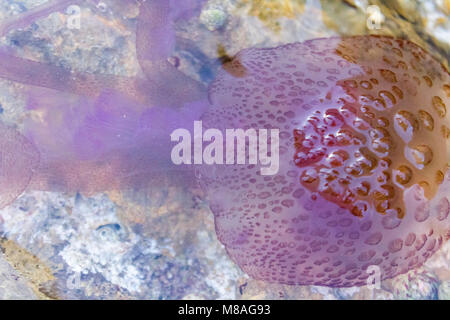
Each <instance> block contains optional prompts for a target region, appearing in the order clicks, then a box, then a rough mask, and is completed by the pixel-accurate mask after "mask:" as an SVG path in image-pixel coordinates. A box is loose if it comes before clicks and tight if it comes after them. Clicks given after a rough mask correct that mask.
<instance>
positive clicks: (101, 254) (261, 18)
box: [0, 0, 450, 299]
mask: <svg viewBox="0 0 450 320" xmlns="http://www.w3.org/2000/svg"><path fill="white" fill-rule="evenodd" d="M44 2H45V1H39V2H38V1H31V0H29V1H20V2H19V1H7V0H0V25H1V24H2V21H6V20H7V19H10V18H11V17H13V16H14V15H17V14H20V13H22V12H26V11H27V10H29V9H31V8H33V6H36V5H38V4H41V3H44ZM369 5H374V6H376V7H375V8H378V10H379V12H380V14H379V15H375V16H374V15H373V12H372V13H369V14H368V13H367V7H368V6H369ZM79 8H80V10H81V18H80V20H79V21H80V25H79V27H80V28H79V29H78V28H77V27H75V28H74V27H73V25H72V26H71V25H70V23H71V17H72V16H71V15H70V14H68V13H66V12H63V13H52V14H51V15H49V16H48V17H46V18H42V19H39V20H38V21H37V22H36V23H33V24H31V25H30V26H26V27H24V28H22V29H17V30H11V31H9V32H8V33H7V34H6V35H5V36H4V37H2V38H1V45H2V46H5V47H8V48H11V49H12V50H13V51H14V53H15V54H16V55H18V56H20V57H26V58H28V59H32V60H35V61H42V62H46V63H50V64H53V65H57V66H63V67H66V68H68V69H71V70H77V71H85V72H90V73H95V74H113V75H120V76H130V77H131V76H143V73H142V71H141V69H140V66H139V64H138V61H137V58H136V50H135V42H136V36H135V28H136V18H137V15H138V12H139V10H138V8H137V6H136V5H135V4H133V3H127V4H119V2H118V1H113V0H110V1H103V2H101V3H100V4H99V5H98V6H95V5H93V4H92V3H90V2H85V3H82V4H81V5H80V7H79ZM372 8H373V7H372ZM449 14H450V1H447V0H436V1H425V0H423V1H406V0H405V1H400V0H398V1H381V0H380V1H377V0H374V1H362V0H361V1H357V0H355V1H350V0H349V1H331V0H330V1H325V0H321V1H318V0H305V1H303V0H278V1H277V0H273V1H270V0H221V1H219V0H210V1H207V2H206V4H205V5H204V6H203V8H202V11H201V13H200V14H197V15H196V16H194V17H193V18H191V19H189V20H187V21H182V22H179V23H177V24H176V33H177V47H176V50H175V54H174V57H173V58H171V59H172V60H171V62H172V63H174V64H179V70H181V71H182V72H183V73H184V74H186V75H187V76H189V77H191V78H193V79H195V80H197V81H199V82H202V83H204V84H208V83H209V82H211V81H212V79H214V78H215V76H216V74H217V73H218V70H219V68H220V66H221V62H223V61H224V59H225V60H226V59H228V58H230V57H233V56H234V55H235V54H236V53H238V52H239V51H240V50H242V49H245V48H248V47H260V48H267V47H274V46H278V45H281V44H285V43H291V42H302V41H305V40H309V39H313V38H319V37H329V36H337V35H340V36H350V35H366V34H379V35H390V36H395V37H401V38H406V39H409V40H411V41H413V42H415V43H417V44H418V45H420V46H421V47H423V48H424V49H426V50H427V51H428V52H429V53H431V54H432V55H433V56H434V57H435V58H436V59H438V60H439V61H440V62H441V63H442V64H443V65H444V66H446V67H447V68H448V65H449V59H450V40H449V39H450V22H449V20H448V16H449ZM371 18H372V19H378V20H376V21H375V22H376V23H375V25H374V24H373V23H371V22H370V21H372V20H370V21H369V22H368V19H371ZM25 89H26V86H24V85H21V84H18V83H15V82H12V81H8V80H3V79H0V107H1V108H0V111H1V113H0V119H1V120H2V122H4V123H6V124H8V125H9V126H14V127H16V128H18V130H19V131H20V130H23V129H24V127H25V126H26V123H27V119H30V118H31V119H35V118H39V117H40V116H41V115H40V114H39V113H38V112H35V111H34V110H30V109H29V108H26V105H27V94H26V92H28V91H25ZM0 231H1V234H2V236H3V240H1V242H0V246H1V247H2V251H3V254H2V255H1V256H0V275H1V277H0V279H2V280H1V281H2V283H1V284H0V298H11V297H23V298H39V299H67V298H75V299H111V298H113V299H114V298H115V299H130V298H138V299H191V298H200V299H202V298H204V299H217V298H221V299H250V298H260V299H373V298H375V299H438V298H439V299H449V297H450V291H449V289H448V288H449V282H450V272H449V270H450V245H449V244H448V243H447V244H446V245H444V246H443V247H442V248H441V249H440V251H438V252H437V253H435V254H434V255H433V256H432V257H431V258H430V259H429V260H428V261H427V263H426V264H425V265H424V266H423V267H421V268H419V269H417V270H415V271H412V272H410V273H409V274H406V275H401V276H398V277H396V278H394V279H391V280H385V281H383V282H382V284H381V288H380V289H376V290H371V289H369V288H367V287H361V288H345V289H337V288H334V289H333V288H327V287H317V286H286V285H278V284H268V283H265V282H262V281H257V280H254V279H251V278H249V277H248V276H247V275H246V274H244V273H243V272H242V271H241V270H240V268H239V267H238V266H237V265H236V264H235V263H234V262H233V261H232V260H231V259H230V258H229V257H228V255H227V254H226V252H225V249H224V247H223V246H222V244H221V243H220V242H219V241H218V240H217V237H216V233H215V229H214V217H213V214H212V213H211V211H210V209H209V206H208V202H207V199H205V195H204V193H203V192H202V190H201V189H200V188H199V187H196V186H193V187H191V188H184V187H183V186H182V185H180V184H178V183H177V182H175V181H174V180H172V179H163V180H160V181H159V183H158V184H155V185H152V186H150V187H148V188H145V189H144V190H142V189H141V190H127V191H109V192H106V193H94V192H92V193H91V192H86V193H75V192H72V193H71V192H66V193H59V192H49V191H47V192H44V191H33V190H29V191H27V192H25V193H24V194H23V195H21V196H20V198H19V199H18V200H17V201H15V202H14V203H13V204H12V205H10V206H8V207H7V208H5V209H3V210H1V211H0ZM12 266H14V267H12ZM13 277H16V278H18V279H20V283H19V284H18V283H17V282H14V281H12V280H11V279H12V278H13ZM24 288H27V289H24ZM406 288H409V289H406Z"/></svg>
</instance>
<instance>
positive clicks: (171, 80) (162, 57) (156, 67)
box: [136, 0, 206, 104]
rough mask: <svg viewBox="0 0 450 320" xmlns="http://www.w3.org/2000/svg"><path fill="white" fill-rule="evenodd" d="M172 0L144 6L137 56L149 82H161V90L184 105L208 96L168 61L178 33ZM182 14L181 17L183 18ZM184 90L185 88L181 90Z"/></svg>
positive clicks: (147, 2) (139, 21) (202, 88)
mask: <svg viewBox="0 0 450 320" xmlns="http://www.w3.org/2000/svg"><path fill="white" fill-rule="evenodd" d="M171 10H172V8H171V6H170V1H165V0H164V1H161V0H155V1H143V2H141V3H140V8H139V16H138V24H137V30H136V53H137V58H138V61H139V65H140V66H141V68H142V71H143V72H144V73H145V75H146V76H147V78H148V79H149V81H151V82H153V83H155V79H158V81H157V82H158V83H159V84H161V85H159V90H160V91H161V92H165V93H166V95H167V96H172V97H174V98H175V97H176V98H177V99H178V100H179V103H180V104H183V103H184V102H187V101H197V100H200V99H203V98H204V97H206V88H205V87H204V86H203V85H202V84H201V83H199V82H198V81H195V80H194V79H192V78H190V77H188V76H186V75H185V74H183V73H182V72H181V71H179V70H178V69H177V68H175V67H174V66H173V65H172V64H170V63H169V62H168V58H169V57H170V55H171V53H172V52H173V50H174V48H175V30H174V27H173V19H174V17H173V15H172V14H171ZM179 15H180V13H178V14H177V16H179ZM180 88H181V89H180Z"/></svg>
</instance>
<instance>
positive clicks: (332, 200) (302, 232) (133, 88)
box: [0, 0, 450, 287]
mask: <svg viewBox="0 0 450 320" xmlns="http://www.w3.org/2000/svg"><path fill="white" fill-rule="evenodd" d="M55 3H57V2H55ZM138 3H139V17H138V24H137V30H136V52H137V58H138V61H139V65H140V67H141V69H142V71H143V73H144V74H145V78H127V77H118V76H112V75H99V74H88V73H81V72H76V71H72V70H70V71H69V70H65V69H64V68H62V67H57V66H52V65H47V64H43V63H39V62H34V61H30V60H27V59H22V58H18V57H15V56H14V55H13V53H11V52H9V51H8V50H3V51H2V52H0V58H1V59H0V77H2V78H5V79H9V80H12V81H17V82H21V83H23V84H26V85H29V86H32V87H33V89H31V90H30V91H29V99H28V101H29V102H28V107H29V108H33V109H36V110H39V112H40V114H41V115H42V116H41V118H40V119H29V120H27V122H26V123H25V129H24V131H23V132H21V133H19V132H17V130H16V129H14V128H10V127H7V126H6V125H2V127H0V131H1V135H0V148H1V149H0V151H1V153H0V155H1V166H0V174H1V175H0V178H1V180H0V199H1V201H0V206H1V207H4V206H7V205H9V204H11V203H12V202H13V201H14V199H15V198H17V197H18V196H19V195H20V194H21V193H22V192H23V191H24V190H26V189H39V190H62V191H68V190H69V191H85V192H89V193H95V192H102V191H106V190H110V189H124V188H130V187H131V188H145V186H146V185H148V184H151V183H155V181H157V179H159V177H160V176H161V175H167V174H168V175H170V177H171V178H172V179H179V183H180V184H183V185H186V186H187V187H188V186H191V185H193V184H196V183H198V184H199V185H200V186H201V187H202V188H203V190H204V192H205V194H206V198H207V201H208V203H209V205H210V208H211V211H212V213H213V215H214V219H215V225H216V232H217V236H218V239H219V240H220V241H221V242H222V243H223V245H224V246H225V248H226V251H227V253H228V254H229V256H230V258H231V259H232V260H233V261H235V263H236V264H237V265H239V267H240V268H241V269H242V270H243V271H244V272H246V273H247V274H249V275H250V276H252V277H253V278H256V279H260V280H264V281H267V282H275V283H283V284H290V285H309V284H314V285H325V286H330V287H349V286H360V285H364V284H366V281H367V278H368V277H369V273H368V272H367V271H368V270H369V269H373V268H372V267H373V266H377V267H378V268H380V271H381V277H382V279H386V278H392V277H394V276H396V275H398V274H401V273H405V272H407V271H408V270H411V269H414V268H417V267H419V266H420V265H422V264H423V263H424V262H425V261H426V260H427V259H428V258H429V257H430V256H431V255H432V254H433V253H434V252H435V251H436V250H438V249H439V248H440V246H441V245H442V244H443V243H444V242H445V241H447V240H448V238H449V236H450V234H449V231H450V228H449V219H448V215H449V210H450V207H449V200H448V194H450V193H449V188H450V186H449V181H450V178H449V172H448V168H447V163H448V150H449V148H448V143H449V142H448V141H449V137H450V124H449V120H448V119H449V117H448V115H447V106H448V105H449V98H450V76H449V73H448V71H447V70H446V69H445V68H444V67H443V66H442V65H441V64H440V63H439V62H437V61H436V60H435V59H434V58H433V57H432V56H431V55H430V54H428V53H427V52H426V51H425V50H423V49H422V48H420V47H419V46H417V45H415V44H414V43H412V42H410V41H408V40H404V39H394V38H392V37H386V36H354V37H335V38H323V39H313V40H309V41H306V42H303V43H291V44H286V45H283V46H279V47H276V48H264V49H260V48H249V49H245V50H243V51H241V52H240V53H238V54H237V55H236V56H235V57H234V58H233V59H230V60H231V61H229V62H227V63H225V64H224V65H223V66H222V68H221V70H220V71H219V73H218V74H217V76H216V78H215V80H214V81H212V82H211V83H210V84H209V86H208V88H205V87H204V86H203V85H202V84H200V83H197V82H196V81H194V80H193V79H191V78H189V77H187V76H186V75H184V74H183V73H181V72H180V71H179V70H178V69H177V68H176V67H175V66H173V65H172V64H171V63H169V62H168V60H167V58H168V57H169V56H170V55H171V54H172V52H173V50H174V47H175V44H176V39H175V33H174V29H173V24H174V23H175V22H176V21H177V20H179V19H187V18H189V17H192V16H193V15H195V14H196V13H197V12H198V8H199V7H200V6H201V4H202V1H186V2H183V5H182V6H179V5H178V3H177V2H176V1H157V0H155V1H138ZM55 8H59V7H55ZM43 10H44V11H42V14H48V12H49V7H48V6H47V7H44V8H43ZM39 16H41V15H40V11H39V9H36V10H35V11H34V13H33V15H26V16H24V17H21V18H19V19H22V21H21V22H20V23H19V22H17V23H15V22H14V21H12V22H11V21H10V22H8V26H9V27H8V28H6V27H5V28H4V30H6V29H10V28H11V26H20V25H21V24H23V23H24V21H26V22H27V23H28V22H29V19H30V18H29V17H39ZM194 121H202V123H203V125H204V126H205V127H206V129H216V130H219V131H224V130H226V129H229V128H233V129H242V132H244V134H245V133H248V132H249V131H248V130H251V129H253V128H261V129H277V130H279V139H275V140H279V141H275V140H274V139H269V140H268V145H269V146H270V145H272V144H274V143H279V160H280V164H279V170H278V171H277V172H276V173H275V174H273V175H266V174H262V169H263V164H261V163H259V164H258V163H257V164H250V163H244V164H221V163H212V164H198V165H175V164H174V163H172V162H171V159H170V151H171V141H170V134H171V133H172V132H173V130H175V129H177V128H188V129H189V130H190V129H191V128H192V123H193V122H194ZM204 143H205V146H207V145H208V142H204ZM249 144H250V141H248V142H247V143H245V144H244V145H245V146H247V145H249ZM269 149H270V148H269ZM258 152H259V153H263V152H266V153H267V152H270V151H268V150H267V149H264V148H261V147H260V148H259V150H258Z"/></svg>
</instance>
